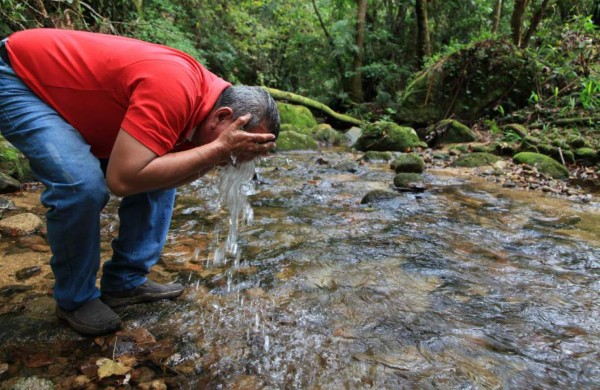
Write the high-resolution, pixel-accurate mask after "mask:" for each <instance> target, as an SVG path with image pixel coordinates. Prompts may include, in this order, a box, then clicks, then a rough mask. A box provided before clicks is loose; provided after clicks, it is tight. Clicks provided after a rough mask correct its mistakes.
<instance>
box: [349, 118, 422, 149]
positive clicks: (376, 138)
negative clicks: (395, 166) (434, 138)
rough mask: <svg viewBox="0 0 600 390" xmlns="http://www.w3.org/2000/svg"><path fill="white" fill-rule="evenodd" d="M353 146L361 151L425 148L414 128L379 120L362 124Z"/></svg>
mask: <svg viewBox="0 0 600 390" xmlns="http://www.w3.org/2000/svg"><path fill="white" fill-rule="evenodd" d="M353 147H354V148H356V149H357V150H360V151H362V152H366V151H369V150H375V151H380V152H385V151H390V152H394V151H395V152H406V151H408V150H411V149H414V148H416V147H424V148H426V147H427V144H426V143H425V142H422V141H421V140H420V139H419V136H418V135H417V133H416V131H415V130H414V129H412V128H410V127H403V126H399V125H397V124H395V123H393V122H383V121H381V122H374V123H369V124H367V125H366V126H364V127H363V128H362V134H361V136H360V137H359V138H358V139H357V140H356V143H355V144H354V145H353Z"/></svg>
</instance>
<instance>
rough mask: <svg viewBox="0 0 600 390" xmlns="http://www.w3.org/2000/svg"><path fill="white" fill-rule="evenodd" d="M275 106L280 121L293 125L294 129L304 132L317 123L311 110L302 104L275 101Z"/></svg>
mask: <svg viewBox="0 0 600 390" xmlns="http://www.w3.org/2000/svg"><path fill="white" fill-rule="evenodd" d="M277 108H278V110H279V116H280V118H281V123H282V124H290V125H292V126H294V127H295V128H296V131H300V132H302V133H305V132H308V131H310V130H311V129H312V128H313V127H315V126H316V125H317V120H316V119H315V117H314V116H313V114H312V112H311V111H310V110H309V109H308V108H306V107H304V106H298V105H293V104H287V103H281V102H277Z"/></svg>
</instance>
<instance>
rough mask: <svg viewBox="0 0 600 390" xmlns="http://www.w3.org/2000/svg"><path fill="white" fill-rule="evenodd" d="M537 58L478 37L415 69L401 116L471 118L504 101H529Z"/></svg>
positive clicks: (413, 119)
mask: <svg viewBox="0 0 600 390" xmlns="http://www.w3.org/2000/svg"><path fill="white" fill-rule="evenodd" d="M534 76H535V61H533V60H532V59H531V58H530V57H529V55H528V54H527V53H526V52H524V51H522V50H519V49H518V48H516V47H515V46H514V45H513V44H511V43H510V42H508V41H503V40H484V41H480V42H476V43H474V44H472V45H469V46H468V47H466V48H464V49H462V50H459V51H457V52H455V53H453V54H451V55H449V56H447V57H444V58H442V59H440V60H439V61H438V62H436V63H435V64H433V65H432V66H431V67H429V68H428V69H426V70H424V71H422V72H420V73H418V74H417V75H416V77H415V78H414V79H413V81H412V82H411V83H409V85H408V86H407V88H406V89H405V90H404V93H403V94H402V95H401V97H400V101H399V104H400V109H399V111H398V116H399V118H398V119H399V120H401V121H402V122H404V123H414V124H418V125H426V124H430V123H436V122H438V121H439V120H442V119H445V118H449V117H453V118H456V119H458V120H461V119H462V120H473V119H476V118H479V117H481V116H482V114H484V113H486V111H488V110H490V109H491V108H493V107H495V106H497V105H502V107H503V109H504V110H505V111H510V110H512V109H514V108H518V107H521V106H524V105H526V104H527V99H528V98H529V96H530V95H531V91H532V90H535V77H534Z"/></svg>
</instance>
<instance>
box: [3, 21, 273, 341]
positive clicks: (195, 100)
mask: <svg viewBox="0 0 600 390" xmlns="http://www.w3.org/2000/svg"><path fill="white" fill-rule="evenodd" d="M0 58H1V59H2V60H0V131H1V132H2V134H3V135H4V137H5V138H6V139H7V140H8V141H9V142H11V143H12V144H13V145H14V146H15V147H17V148H18V149H20V150H21V151H22V152H23V154H24V155H25V156H26V157H27V158H28V159H29V162H30V165H31V169H32V171H33V173H34V174H35V175H36V177H37V178H38V179H39V180H40V181H41V182H42V183H43V184H44V185H45V187H46V188H45V191H44V192H43V194H42V196H41V202H42V204H43V205H44V206H45V207H47V208H48V211H47V227H48V241H49V243H50V247H51V250H52V259H51V262H50V264H51V266H52V270H53V273H54V276H55V286H54V297H55V300H56V304H57V306H56V315H57V316H58V317H59V318H61V319H63V320H66V321H67V322H68V324H69V325H70V326H71V327H72V328H74V329H75V330H77V331H79V332H80V333H84V334H101V333H105V332H108V331H112V330H114V329H116V328H118V327H119V324H120V318H119V316H118V315H117V314H116V313H115V312H114V311H113V310H112V309H111V307H116V306H121V305H127V304H132V303H138V302H147V301H154V300H158V299H164V298H175V297H177V296H179V295H181V294H182V292H183V286H181V285H179V284H167V285H162V284H159V283H156V282H153V281H151V280H148V279H147V277H146V275H147V274H148V273H149V271H150V268H151V267H152V266H153V265H154V264H155V263H156V262H157V261H158V258H159V256H160V253H161V251H162V248H163V245H164V243H165V239H166V234H167V230H168V227H169V224H170V220H171V213H172V209H173V202H174V198H175V190H174V188H175V187H177V186H179V185H181V184H185V183H189V182H191V181H193V180H195V179H197V178H198V177H200V176H202V175H204V174H205V173H206V172H208V171H209V170H210V169H212V168H213V167H214V166H216V165H223V164H227V163H229V162H230V161H231V160H234V161H239V162H242V161H247V160H251V159H254V158H256V157H258V156H260V155H262V154H265V153H266V152H268V151H269V150H271V149H272V148H274V146H275V144H274V140H275V138H276V136H277V134H278V132H279V114H278V112H277V108H276V105H275V103H274V101H273V99H272V98H271V97H270V96H269V94H268V93H266V92H264V91H263V90H262V89H260V88H257V87H234V86H231V85H230V84H229V83H227V82H226V81H224V80H222V79H220V78H218V77H217V76H215V75H214V74H212V73H210V72H209V71H208V70H206V69H205V68H203V67H202V66H201V65H200V64H199V63H198V62H197V61H196V60H194V59H193V58H192V57H190V56H188V55H187V54H185V53H182V52H180V51H177V50H175V49H172V48H168V47H165V46H161V45H155V44H150V43H146V42H142V41H138V40H134V39H130V38H124V37H118V36H110V35H104V34H95V33H89V32H82V31H67V30H58V29H33V30H26V31H20V32H16V33H14V34H12V35H10V36H9V37H8V38H7V39H5V40H3V41H2V44H0ZM245 130H247V131H245ZM109 190H110V191H112V193H114V194H115V195H117V196H122V197H123V199H122V201H121V204H120V207H119V219H120V226H119V234H118V237H117V238H116V239H115V240H113V242H112V248H113V255H112V258H111V259H110V261H107V262H106V263H105V265H104V266H103V270H102V271H103V272H102V278H101V280H100V289H98V288H97V287H96V278H97V273H98V271H99V264H100V212H101V210H102V209H103V208H104V206H105V205H106V202H107V201H108V199H109Z"/></svg>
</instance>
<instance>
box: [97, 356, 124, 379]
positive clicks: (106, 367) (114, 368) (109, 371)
mask: <svg viewBox="0 0 600 390" xmlns="http://www.w3.org/2000/svg"><path fill="white" fill-rule="evenodd" d="M96 365H97V366H98V377H99V378H100V379H102V378H106V377H109V376H112V375H125V374H127V373H128V372H129V371H131V367H127V366H126V365H124V364H123V363H120V362H115V361H114V360H111V359H108V358H100V359H98V360H97V361H96Z"/></svg>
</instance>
